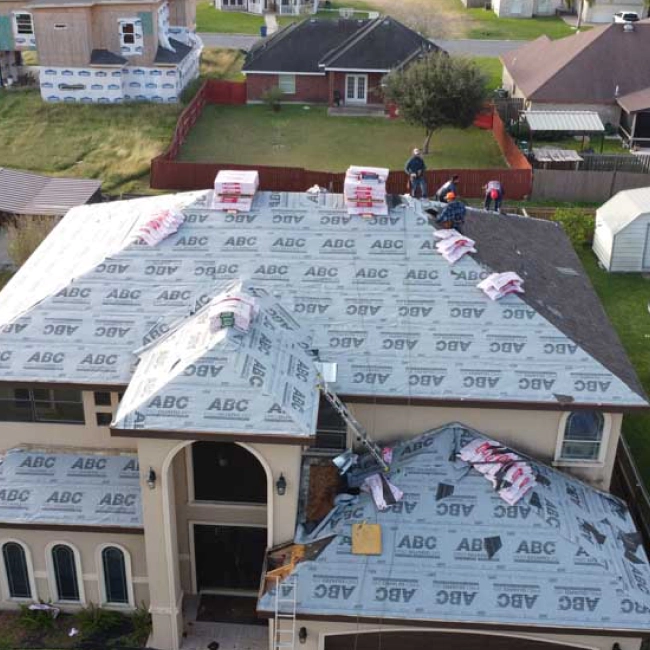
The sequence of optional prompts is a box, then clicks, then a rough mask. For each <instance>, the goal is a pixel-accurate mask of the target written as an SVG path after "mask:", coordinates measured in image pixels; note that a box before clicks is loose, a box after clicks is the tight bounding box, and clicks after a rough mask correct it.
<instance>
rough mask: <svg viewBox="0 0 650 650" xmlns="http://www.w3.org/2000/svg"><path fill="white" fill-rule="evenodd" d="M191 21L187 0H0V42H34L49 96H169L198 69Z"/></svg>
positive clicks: (13, 46) (111, 99)
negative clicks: (5, 0)
mask: <svg viewBox="0 0 650 650" xmlns="http://www.w3.org/2000/svg"><path fill="white" fill-rule="evenodd" d="M195 21H196V9H195V2H194V0H138V1H135V2H134V1H130V2H129V1H128V0H74V1H73V0H32V1H31V2H30V1H28V0H27V1H24V2H22V3H16V2H4V1H3V0H0V50H3V51H4V52H5V54H4V59H5V61H6V60H7V53H9V57H8V59H9V62H11V59H12V57H11V53H12V52H13V51H18V52H19V51H21V50H24V49H36V50H37V52H38V58H39V65H40V86H41V96H42V97H43V99H44V100H45V101H48V102H59V101H64V102H84V103H94V102H98V103H121V102H123V101H156V102H176V101H178V99H179V96H180V93H181V91H182V90H183V88H184V87H185V86H186V85H187V83H188V82H189V81H191V80H192V79H195V78H196V77H197V76H198V72H199V58H200V54H201V49H202V44H201V41H200V39H198V38H197V37H196V35H195V34H194V30H195ZM0 56H1V53H0ZM1 60H2V58H0V61H1ZM16 62H18V58H17V57H14V66H15V64H16ZM5 65H7V64H6V63H5ZM0 72H2V70H1V69H0ZM9 72H11V70H9ZM3 74H4V73H3Z"/></svg>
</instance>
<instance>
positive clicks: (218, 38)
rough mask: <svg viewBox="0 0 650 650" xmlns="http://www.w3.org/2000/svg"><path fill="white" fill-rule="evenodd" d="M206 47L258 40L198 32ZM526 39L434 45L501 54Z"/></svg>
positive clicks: (237, 46) (236, 46) (244, 46)
mask: <svg viewBox="0 0 650 650" xmlns="http://www.w3.org/2000/svg"><path fill="white" fill-rule="evenodd" d="M199 36H200V37H201V40H202V41H203V44H204V45H205V46H206V47H225V48H231V49H236V50H250V48H251V46H252V45H253V43H255V42H256V41H257V40H259V36H257V35H255V34H207V33H202V34H199ZM525 42H526V41H481V40H472V39H468V38H466V39H458V40H453V41H452V40H450V41H440V40H436V41H435V43H436V45H439V46H440V47H442V48H443V49H445V50H447V51H448V52H449V53H450V54H467V55H468V56H501V55H502V54H503V53H504V52H508V51H510V50H514V49H516V48H518V47H519V46H520V45H523V44H524V43H525Z"/></svg>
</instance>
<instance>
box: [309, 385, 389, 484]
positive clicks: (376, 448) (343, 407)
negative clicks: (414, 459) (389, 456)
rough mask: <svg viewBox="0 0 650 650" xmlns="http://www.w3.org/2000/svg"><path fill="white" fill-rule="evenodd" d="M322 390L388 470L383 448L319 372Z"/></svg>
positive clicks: (384, 468)
mask: <svg viewBox="0 0 650 650" xmlns="http://www.w3.org/2000/svg"><path fill="white" fill-rule="evenodd" d="M318 387H319V388H320V390H321V392H322V393H323V395H324V396H325V399H327V401H328V402H329V403H330V404H331V405H332V407H333V408H334V409H335V410H336V412H337V413H338V414H339V415H340V416H341V417H342V418H343V420H344V421H345V423H346V424H347V425H348V426H349V427H350V429H352V431H353V432H354V434H355V435H356V437H357V440H359V442H361V443H362V444H363V445H365V447H366V448H367V449H368V451H369V452H370V453H371V454H372V456H373V457H374V459H375V460H376V461H377V463H379V466H380V467H381V468H382V469H383V470H384V471H385V472H387V471H388V470H389V469H390V468H389V467H388V465H387V464H386V461H384V458H383V456H382V455H381V448H380V447H379V445H378V444H377V443H376V442H374V441H373V440H372V439H371V438H370V435H369V434H368V432H367V431H366V430H365V429H364V427H362V426H361V424H360V423H359V422H358V421H357V419H356V418H355V417H354V416H353V415H352V413H350V411H349V410H348V407H347V406H346V405H345V404H344V403H343V402H342V401H341V400H340V399H339V397H338V395H337V394H336V393H335V392H333V391H332V390H330V388H329V386H328V385H327V382H326V381H325V380H324V379H323V377H322V376H320V374H319V385H318Z"/></svg>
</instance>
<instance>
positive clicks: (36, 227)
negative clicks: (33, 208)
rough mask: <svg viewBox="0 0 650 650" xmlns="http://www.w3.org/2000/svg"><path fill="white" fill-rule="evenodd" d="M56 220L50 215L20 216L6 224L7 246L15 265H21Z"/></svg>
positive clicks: (50, 229)
mask: <svg viewBox="0 0 650 650" xmlns="http://www.w3.org/2000/svg"><path fill="white" fill-rule="evenodd" d="M56 223H57V220H56V219H55V218H52V217H21V218H19V219H18V220H17V221H16V222H14V223H9V224H7V248H8V251H9V257H10V258H11V261H12V262H13V263H14V264H15V265H16V266H22V265H23V264H24V263H25V262H26V261H27V259H28V258H29V256H30V255H31V254H32V253H33V252H34V251H35V250H36V249H37V248H38V247H39V246H40V244H41V242H42V241H43V240H44V239H45V238H46V237H47V236H48V235H49V234H50V232H51V231H52V229H53V228H54V226H55V225H56Z"/></svg>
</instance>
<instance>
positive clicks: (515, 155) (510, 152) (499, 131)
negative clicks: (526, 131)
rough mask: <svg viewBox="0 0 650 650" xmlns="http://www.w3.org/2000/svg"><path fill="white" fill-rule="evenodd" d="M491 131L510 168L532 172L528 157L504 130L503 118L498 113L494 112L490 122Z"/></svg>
mask: <svg viewBox="0 0 650 650" xmlns="http://www.w3.org/2000/svg"><path fill="white" fill-rule="evenodd" d="M492 133H493V134H494V138H495V140H496V141H497V143H498V144H499V147H500V149H501V152H502V153H503V156H504V158H505V159H506V161H507V162H508V165H509V166H510V168H511V169H527V170H528V171H529V172H531V174H532V171H531V170H532V166H531V164H530V163H529V162H528V159H527V158H526V156H524V154H523V153H522V152H521V151H520V150H519V147H518V146H517V144H516V143H515V141H514V140H513V139H512V138H511V137H510V134H509V133H508V131H507V130H506V127H505V124H504V123H503V120H502V119H501V118H500V117H499V114H498V113H496V112H495V113H494V122H493V124H492Z"/></svg>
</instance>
